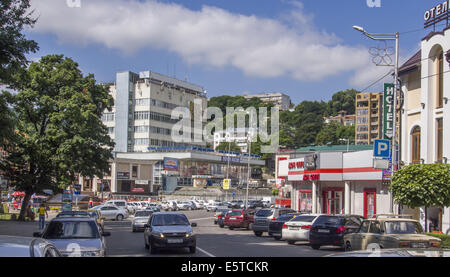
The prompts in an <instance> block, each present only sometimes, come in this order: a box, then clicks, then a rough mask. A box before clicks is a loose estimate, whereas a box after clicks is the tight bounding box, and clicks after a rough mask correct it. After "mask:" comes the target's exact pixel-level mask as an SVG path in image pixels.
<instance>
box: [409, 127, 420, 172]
mask: <svg viewBox="0 0 450 277" xmlns="http://www.w3.org/2000/svg"><path fill="white" fill-rule="evenodd" d="M411 163H413V164H418V163H420V127H419V126H416V127H414V129H413V130H412V132H411Z"/></svg>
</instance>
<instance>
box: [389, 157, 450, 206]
mask: <svg viewBox="0 0 450 277" xmlns="http://www.w3.org/2000/svg"><path fill="white" fill-rule="evenodd" d="M449 180H450V165H448V164H411V165H408V166H406V167H403V168H401V169H400V170H398V171H397V172H396V173H395V175H394V177H393V179H392V183H391V187H390V189H391V191H392V194H393V198H394V199H395V201H397V202H398V203H399V204H402V205H406V206H408V207H411V208H417V207H430V206H439V207H448V206H450V181H449Z"/></svg>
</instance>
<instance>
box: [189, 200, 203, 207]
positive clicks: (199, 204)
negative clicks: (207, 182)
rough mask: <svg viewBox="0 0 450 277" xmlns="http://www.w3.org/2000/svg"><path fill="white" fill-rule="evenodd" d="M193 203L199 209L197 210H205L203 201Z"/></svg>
mask: <svg viewBox="0 0 450 277" xmlns="http://www.w3.org/2000/svg"><path fill="white" fill-rule="evenodd" d="M192 202H194V204H195V206H196V207H197V209H203V208H205V202H203V200H198V199H196V200H192Z"/></svg>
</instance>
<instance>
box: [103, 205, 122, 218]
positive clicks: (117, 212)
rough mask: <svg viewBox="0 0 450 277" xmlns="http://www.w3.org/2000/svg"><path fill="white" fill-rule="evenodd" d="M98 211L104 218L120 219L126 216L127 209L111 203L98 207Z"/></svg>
mask: <svg viewBox="0 0 450 277" xmlns="http://www.w3.org/2000/svg"><path fill="white" fill-rule="evenodd" d="M100 213H101V214H102V216H104V217H105V219H111V220H117V221H122V220H124V219H125V218H128V211H127V210H125V209H122V208H119V207H116V206H113V205H106V206H103V207H101V208H100Z"/></svg>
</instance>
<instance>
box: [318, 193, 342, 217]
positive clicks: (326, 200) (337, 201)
mask: <svg viewBox="0 0 450 277" xmlns="http://www.w3.org/2000/svg"><path fill="white" fill-rule="evenodd" d="M322 207H323V211H325V212H326V213H327V214H344V188H329V189H325V190H324V191H323V206H322Z"/></svg>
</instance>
